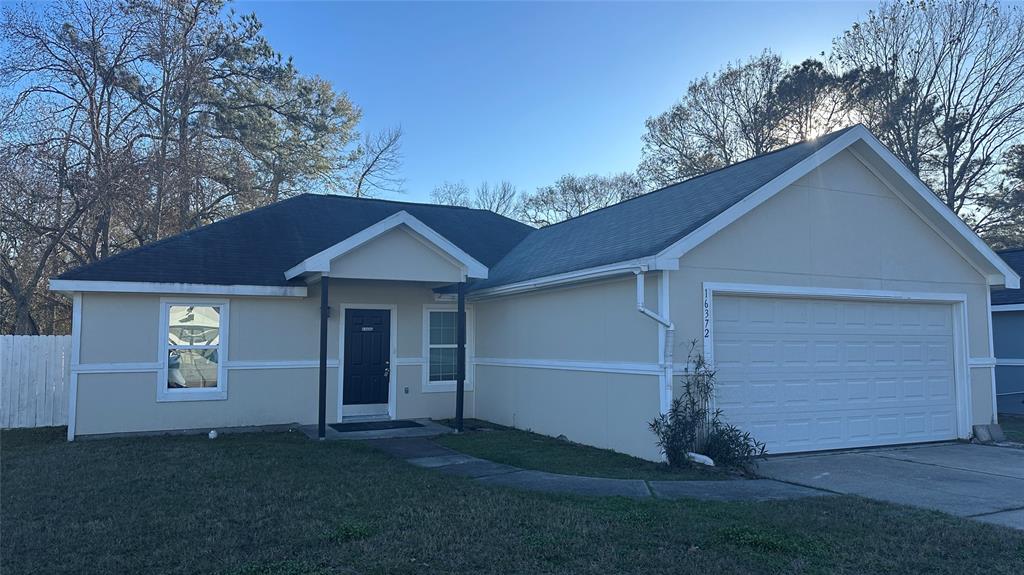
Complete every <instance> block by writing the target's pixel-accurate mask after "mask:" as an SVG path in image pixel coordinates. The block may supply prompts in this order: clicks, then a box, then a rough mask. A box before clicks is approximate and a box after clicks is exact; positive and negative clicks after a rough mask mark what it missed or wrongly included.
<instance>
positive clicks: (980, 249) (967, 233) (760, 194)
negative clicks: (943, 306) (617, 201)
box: [655, 125, 1020, 288]
mask: <svg viewBox="0 0 1024 575" xmlns="http://www.w3.org/2000/svg"><path fill="white" fill-rule="evenodd" d="M858 141H863V142H864V143H865V144H867V146H868V147H869V148H871V150H872V151H873V152H874V153H875V154H876V155H877V157H878V158H880V159H881V160H882V161H883V162H885V164H886V165H887V166H888V167H889V168H891V169H892V170H893V171H894V172H896V174H897V175H898V176H899V177H900V178H901V179H903V180H904V181H905V182H906V183H907V184H908V185H909V186H910V188H911V189H912V190H914V191H915V192H917V194H918V195H919V196H920V197H921V198H922V199H924V201H925V202H926V203H927V204H928V205H929V207H931V208H932V212H933V213H934V214H936V215H938V216H939V217H940V218H942V219H943V220H945V221H946V222H947V223H948V224H949V225H951V226H952V227H953V228H954V229H955V230H956V231H957V233H958V234H959V235H960V236H962V237H963V239H964V240H966V241H967V243H969V244H970V245H971V247H973V248H974V250H975V251H976V253H977V255H980V256H981V258H982V259H983V260H984V261H985V262H986V263H988V264H989V265H991V266H992V267H994V268H995V269H996V270H998V272H999V273H998V274H988V275H986V280H987V281H988V283H989V285H1005V286H1006V287H1008V288H1019V287H1020V276H1019V275H1018V274H1017V273H1016V272H1014V271H1013V269H1012V268H1010V266H1009V265H1008V264H1007V263H1006V262H1004V261H1003V260H1002V258H1000V257H999V256H998V255H996V253H995V252H994V251H993V250H992V248H990V247H989V246H988V244H986V243H985V242H984V240H982V239H981V238H980V237H978V235H977V234H976V233H974V231H973V230H971V229H970V228H969V227H967V224H965V223H964V222H963V220H961V219H960V218H959V217H958V216H957V215H956V214H954V213H953V212H952V211H950V210H949V208H947V207H946V206H945V204H943V203H942V202H940V201H939V199H938V198H937V197H936V196H935V194H934V193H932V191H931V190H930V189H929V188H928V186H926V185H925V184H924V182H922V181H921V180H920V178H918V177H917V176H915V175H914V174H913V172H911V171H910V170H909V169H907V167H906V166H905V165H903V162H901V161H900V160H899V159H898V158H897V157H896V156H895V155H893V153H892V152H890V151H889V149H888V148H886V147H885V145H883V144H882V143H881V142H880V141H878V138H876V137H875V136H874V134H872V133H871V131H870V130H868V129H867V128H865V127H864V126H861V125H857V126H854V127H853V128H851V129H850V131H849V132H847V133H845V134H843V135H842V136H839V137H838V138H836V139H835V140H834V141H832V142H830V143H828V144H827V145H826V146H824V147H822V148H821V149H820V150H818V151H817V152H815V153H813V154H811V155H810V156H808V157H807V158H805V159H804V160H803V161H801V162H799V163H798V164H796V165H795V166H793V167H792V168H790V169H788V170H786V171H785V172H783V173H782V174H780V175H779V176H777V177H776V178H775V179H773V180H772V181H770V182H768V183H767V184H765V185H764V186H761V188H759V189H757V190H755V191H754V192H753V193H751V194H750V195H748V196H747V197H746V198H743V199H742V200H740V201H739V202H737V203H735V204H733V205H732V206H731V207H730V208H728V209H727V210H725V211H724V212H722V213H721V214H719V215H718V216H716V217H715V218H713V219H712V220H711V221H709V222H707V223H706V224H704V225H703V226H701V227H699V228H697V229H696V230H694V231H693V232H691V233H690V234H688V235H687V236H686V237H684V238H682V239H680V240H679V241H677V242H676V243H674V244H672V245H671V246H669V247H667V248H665V249H664V250H662V251H661V252H660V253H659V254H658V255H657V256H655V261H656V262H657V264H659V266H662V265H667V264H668V263H669V262H670V261H671V260H678V259H679V258H681V257H682V256H683V255H684V254H686V253H687V252H689V251H690V250H692V249H693V248H695V247H697V246H698V245H700V244H701V243H703V242H704V241H705V240H707V239H708V238H710V237H711V236H713V235H715V234H716V233H718V232H719V231H721V230H722V229H723V228H725V227H726V226H728V225H729V224H731V223H733V222H735V221H736V220H738V219H739V218H741V217H742V216H744V215H745V214H747V213H748V212H750V211H751V210H753V209H754V208H756V207H757V206H760V205H761V204H763V203H764V202H766V201H768V200H769V199H771V198H772V197H773V196H775V194H778V193H779V192H781V191H782V190H783V189H785V188H786V187H787V186H789V185H790V184H792V183H794V182H796V181H797V180H799V179H800V178H802V177H804V176H805V175H807V174H808V173H810V172H811V170H813V169H815V168H817V167H818V166H820V165H822V164H824V163H825V162H827V161H828V160H830V159H831V158H832V157H833V156H835V155H836V154H838V153H839V152H841V151H843V150H845V149H846V148H848V147H850V146H851V145H853V144H854V143H856V142H858ZM858 157H860V156H859V155H858Z"/></svg>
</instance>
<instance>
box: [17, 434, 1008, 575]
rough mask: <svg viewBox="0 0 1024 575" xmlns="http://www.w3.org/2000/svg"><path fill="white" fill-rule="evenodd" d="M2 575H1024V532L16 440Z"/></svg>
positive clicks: (332, 446) (263, 443)
mask: <svg viewBox="0 0 1024 575" xmlns="http://www.w3.org/2000/svg"><path fill="white" fill-rule="evenodd" d="M0 485H2V489H0V521H2V525H3V529H0V572H2V573H5V574H6V573H17V574H19V575H21V574H28V575H32V574H48V575H55V574H65V573H67V574H70V573H75V574H90V573H102V574H107V573H147V574H163V573H175V574H179V573H180V574H191V573H199V574H203V573H218V574H220V573H228V574H232V575H271V574H274V575H278V574H284V575H312V574H317V575H319V574H326V573H331V574H336V573H342V574H348V573H371V574H372V573H398V574H404V573H453V574H462V573H466V574H473V575H478V574H489V573H531V574H533V573H537V574H546V573H580V574H587V573H595V574H597V573H600V574H604V573H644V574H655V575H656V574H663V573H665V574H667V573H683V574H685V573H699V574H701V575H704V574H707V573H730V574H752V573H758V574H760V573H821V574H826V573H848V574H853V573H857V574H860V573H901V574H903V573H934V574H940V575H941V574H957V575H959V574H962V573H985V574H986V575H1010V574H1014V575H1019V574H1020V573H1024V533H1021V532H1018V531H1013V530H1010V529H1007V528H1003V527H998V526H995V525H988V524H983V523H978V522H974V521H970V520H966V519H959V518H956V517H952V516H949V515H944V514H941V513H935V512H929V511H921V510H917V509H911V508H906V507H900V506H894V505H888V504H884V503H878V502H874V501H868V500H864V499H859V498H855V497H823V498H811V499H803V500H793V501H772V502H760V503H720V502H703V501H689V500H681V501H662V500H643V501H636V500H630V499H623V498H599V497H578V496H568V495H552V494H541V493H529V492H521V491H515V490H511V489H504V488H498V487H488V486H486V485H483V484H480V483H479V482H476V481H473V480H470V479H466V478H463V477H456V476H452V475H447V474H443V473H439V472H437V471H436V470H429V469H421V468H418V467H414V466H412V465H409V464H407V463H405V462H403V461H400V460H397V459H395V458H392V457H390V456H388V455H386V454H384V453H382V452H379V451H377V450H374V449H372V448H369V447H366V446H364V445H362V444H359V443H355V442H349V441H328V442H317V441H310V440H309V439H307V438H306V437H305V436H303V435H301V434H298V433H258V434H257V433H254V434H224V435H221V437H220V438H219V439H216V440H212V441H211V440H209V439H206V438H205V437H202V436H163V437H142V438H125V439H107V440H97V441H76V442H74V443H68V442H66V441H64V438H63V430H42V431H5V432H0Z"/></svg>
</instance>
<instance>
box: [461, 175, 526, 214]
mask: <svg viewBox="0 0 1024 575" xmlns="http://www.w3.org/2000/svg"><path fill="white" fill-rule="evenodd" d="M472 205H473V207H474V208H477V209H480V210H490V211H492V212H494V213H496V214H498V215H501V216H512V215H513V214H514V213H515V212H516V211H517V210H518V209H519V190H517V189H516V187H515V186H514V185H513V184H512V182H509V181H507V180H502V181H500V182H498V183H497V184H496V185H494V186H492V185H490V184H488V183H487V182H482V183H481V184H480V185H479V186H478V187H477V189H476V193H475V195H474V198H473V204H472Z"/></svg>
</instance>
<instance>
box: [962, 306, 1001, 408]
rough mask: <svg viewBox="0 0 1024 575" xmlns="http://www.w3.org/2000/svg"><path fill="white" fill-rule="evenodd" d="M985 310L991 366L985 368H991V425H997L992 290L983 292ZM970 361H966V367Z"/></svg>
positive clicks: (997, 402)
mask: <svg viewBox="0 0 1024 575" xmlns="http://www.w3.org/2000/svg"><path fill="white" fill-rule="evenodd" d="M985 309H986V310H987V312H986V315H985V323H986V324H987V325H988V353H989V355H991V356H992V357H991V360H992V365H991V366H985V367H991V368H992V369H990V370H989V377H990V378H991V380H992V423H993V424H998V423H999V397H998V396H999V393H998V390H997V389H996V364H995V361H996V358H995V355H996V343H995V342H996V340H995V326H993V325H992V290H985ZM971 361H972V359H968V360H967V363H968V365H969V364H970V363H971Z"/></svg>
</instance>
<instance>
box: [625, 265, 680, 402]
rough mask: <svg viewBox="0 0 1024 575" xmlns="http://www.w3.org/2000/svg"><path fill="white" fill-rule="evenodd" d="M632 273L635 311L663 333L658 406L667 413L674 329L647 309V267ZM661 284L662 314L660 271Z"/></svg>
mask: <svg viewBox="0 0 1024 575" xmlns="http://www.w3.org/2000/svg"><path fill="white" fill-rule="evenodd" d="M633 273H635V274H636V310H637V311H638V312H640V313H642V314H644V315H645V316H647V317H649V318H651V319H653V320H654V321H656V322H658V327H659V330H661V331H662V332H663V333H664V337H663V338H660V339H662V340H663V342H659V344H661V345H663V347H661V345H659V347H660V349H658V358H659V359H660V360H661V369H662V373H661V374H660V376H659V379H660V380H661V386H660V387H661V389H660V394H659V405H660V407H661V413H663V414H664V413H668V410H669V407H670V406H671V404H672V377H673V373H672V368H673V361H674V357H673V355H674V353H673V352H674V350H675V335H676V327H675V325H674V324H673V323H672V321H671V320H670V319H668V318H667V317H665V316H663V315H661V314H659V313H657V312H655V311H654V310H651V309H648V308H647V306H646V304H645V302H644V299H645V282H644V280H645V276H646V274H647V266H640V267H639V268H637V270H635V271H634V272H633ZM661 273H662V284H661V288H662V289H660V290H659V294H660V296H661V297H660V298H659V302H658V303H659V307H661V308H662V311H663V312H668V293H669V290H668V277H667V276H666V275H664V274H666V273H667V272H666V271H664V270H662V272H661Z"/></svg>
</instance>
